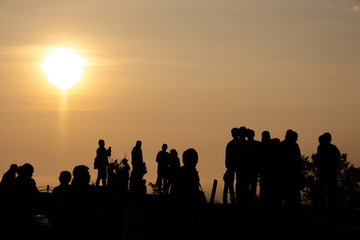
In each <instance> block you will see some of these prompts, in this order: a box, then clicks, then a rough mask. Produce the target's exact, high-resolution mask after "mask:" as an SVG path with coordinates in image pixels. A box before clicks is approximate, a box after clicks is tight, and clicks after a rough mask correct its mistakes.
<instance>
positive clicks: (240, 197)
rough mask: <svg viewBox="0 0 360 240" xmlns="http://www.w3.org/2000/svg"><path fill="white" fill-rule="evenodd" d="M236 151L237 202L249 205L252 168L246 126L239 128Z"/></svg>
mask: <svg viewBox="0 0 360 240" xmlns="http://www.w3.org/2000/svg"><path fill="white" fill-rule="evenodd" d="M235 149H236V150H235V151H236V153H235V155H236V156H235V158H236V164H235V172H236V202H237V203H239V204H248V201H249V199H250V197H249V195H250V191H249V187H250V173H249V167H250V166H249V154H248V152H249V151H248V143H247V140H246V127H244V126H243V127H240V128H239V139H238V140H237V141H236V147H235Z"/></svg>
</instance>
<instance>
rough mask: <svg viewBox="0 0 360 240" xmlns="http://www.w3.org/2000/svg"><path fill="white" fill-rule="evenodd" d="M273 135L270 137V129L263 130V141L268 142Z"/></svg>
mask: <svg viewBox="0 0 360 240" xmlns="http://www.w3.org/2000/svg"><path fill="white" fill-rule="evenodd" d="M270 139H271V137H270V132H269V131H263V132H262V133H261V141H262V142H266V141H270Z"/></svg>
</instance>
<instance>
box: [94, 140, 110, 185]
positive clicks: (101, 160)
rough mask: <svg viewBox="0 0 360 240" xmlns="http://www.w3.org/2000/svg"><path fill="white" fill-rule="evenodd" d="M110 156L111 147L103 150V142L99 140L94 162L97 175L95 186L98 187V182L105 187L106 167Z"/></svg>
mask: <svg viewBox="0 0 360 240" xmlns="http://www.w3.org/2000/svg"><path fill="white" fill-rule="evenodd" d="M109 156H111V147H109V148H108V149H106V148H105V141H104V140H103V139H100V140H99V147H98V149H97V150H96V159H97V160H96V162H97V166H96V167H97V170H98V175H97V179H96V186H99V184H100V180H101V182H102V185H103V186H106V176H107V167H108V166H109V160H108V157H109Z"/></svg>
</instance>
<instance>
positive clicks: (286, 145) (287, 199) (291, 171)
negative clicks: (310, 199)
mask: <svg viewBox="0 0 360 240" xmlns="http://www.w3.org/2000/svg"><path fill="white" fill-rule="evenodd" d="M297 139H298V134H297V133H296V132H294V131H293V130H291V129H289V130H287V131H286V135H285V139H284V140H283V141H282V142H281V143H280V149H281V164H282V168H281V172H282V174H281V175H282V177H283V179H282V187H283V188H282V196H283V200H284V204H285V207H289V208H297V207H299V206H300V205H301V195H300V190H301V181H302V172H303V167H302V163H301V152H300V148H299V145H298V144H297Z"/></svg>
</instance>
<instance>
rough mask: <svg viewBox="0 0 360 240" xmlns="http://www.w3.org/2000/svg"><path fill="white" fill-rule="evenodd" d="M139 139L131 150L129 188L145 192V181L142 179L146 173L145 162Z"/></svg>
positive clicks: (133, 190)
mask: <svg viewBox="0 0 360 240" xmlns="http://www.w3.org/2000/svg"><path fill="white" fill-rule="evenodd" d="M141 145H142V143H141V141H140V140H138V141H136V144H135V146H134V148H133V149H132V151H131V164H132V171H131V175H130V190H131V191H132V192H137V193H146V184H145V183H146V181H145V180H144V179H143V177H144V175H145V174H146V173H147V170H146V164H145V162H144V160H143V154H142V149H141Z"/></svg>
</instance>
